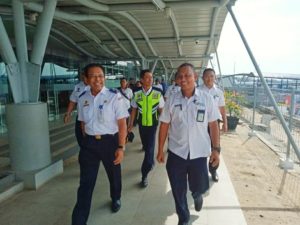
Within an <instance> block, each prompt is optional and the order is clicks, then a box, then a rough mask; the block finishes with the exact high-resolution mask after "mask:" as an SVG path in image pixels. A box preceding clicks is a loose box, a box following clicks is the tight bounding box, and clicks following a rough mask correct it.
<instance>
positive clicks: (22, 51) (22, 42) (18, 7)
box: [12, 0, 29, 99]
mask: <svg viewBox="0 0 300 225" xmlns="http://www.w3.org/2000/svg"><path fill="white" fill-rule="evenodd" d="M12 8H13V22H14V31H15V39H16V51H17V58H18V62H19V69H20V76H21V77H20V78H21V85H22V88H21V90H20V91H21V92H22V97H23V99H28V98H29V96H28V79H27V71H26V67H27V65H26V64H27V63H28V51H27V38H26V29H25V28H26V27H25V18H24V6H23V3H21V2H20V0H13V1H12Z"/></svg>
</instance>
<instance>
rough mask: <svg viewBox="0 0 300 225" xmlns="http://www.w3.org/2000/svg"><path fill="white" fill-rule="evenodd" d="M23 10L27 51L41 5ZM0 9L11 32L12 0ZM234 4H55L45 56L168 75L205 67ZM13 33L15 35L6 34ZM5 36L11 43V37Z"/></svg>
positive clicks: (126, 0)
mask: <svg viewBox="0 0 300 225" xmlns="http://www.w3.org/2000/svg"><path fill="white" fill-rule="evenodd" d="M17 1H20V2H22V3H23V4H24V14H25V23H26V35H27V42H28V49H29V50H31V49H32V46H33V42H34V37H33V36H34V33H35V30H36V27H37V21H38V20H39V16H40V15H41V14H40V13H41V12H42V11H43V7H44V1H43V0H17ZM2 2H3V3H0V15H1V17H2V19H3V21H4V24H5V26H6V27H9V26H10V25H11V26H12V20H13V17H10V16H11V15H12V6H13V4H14V2H16V0H12V1H10V0H6V1H5V0H4V1H2ZM234 2H235V0H165V1H163V0H101V1H100V0H58V1H57V5H56V8H55V13H54V20H53V23H52V26H51V30H50V38H49V41H48V44H47V49H46V54H47V55H54V56H62V57H64V58H68V57H69V58H72V59H75V60H78V61H82V62H91V61H98V62H101V61H139V62H140V63H141V64H142V65H143V67H144V68H145V67H150V68H153V69H154V67H155V66H156V65H157V67H159V68H162V69H163V70H164V71H165V73H166V74H167V73H171V71H173V70H174V69H175V68H177V67H178V66H179V65H180V64H182V63H184V62H190V63H192V64H194V65H195V67H196V68H203V67H205V66H206V65H207V63H208V61H209V59H210V57H211V54H212V53H214V52H215V46H217V45H218V42H219V37H220V33H221V30H222V26H223V24H224V21H225V18H226V15H227V9H226V5H227V4H231V5H232V4H234ZM10 30H13V29H10ZM8 36H9V38H10V39H11V40H14V36H13V32H10V31H9V29H8Z"/></svg>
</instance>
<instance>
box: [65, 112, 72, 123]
mask: <svg viewBox="0 0 300 225" xmlns="http://www.w3.org/2000/svg"><path fill="white" fill-rule="evenodd" d="M70 121H71V114H70V113H66V114H65V116H64V124H67V123H69V122H70Z"/></svg>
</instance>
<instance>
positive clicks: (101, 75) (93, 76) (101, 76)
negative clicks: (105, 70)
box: [88, 73, 105, 79]
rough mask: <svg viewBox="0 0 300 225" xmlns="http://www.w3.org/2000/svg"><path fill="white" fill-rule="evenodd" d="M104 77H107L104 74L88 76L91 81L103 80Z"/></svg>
mask: <svg viewBox="0 0 300 225" xmlns="http://www.w3.org/2000/svg"><path fill="white" fill-rule="evenodd" d="M104 77H105V76H104V74H91V73H89V74H88V78H91V79H97V78H100V79H103V78H104Z"/></svg>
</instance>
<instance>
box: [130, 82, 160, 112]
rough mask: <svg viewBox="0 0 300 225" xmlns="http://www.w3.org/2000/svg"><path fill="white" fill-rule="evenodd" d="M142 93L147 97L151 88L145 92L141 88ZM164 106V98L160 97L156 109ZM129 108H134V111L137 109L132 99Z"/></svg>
mask: <svg viewBox="0 0 300 225" xmlns="http://www.w3.org/2000/svg"><path fill="white" fill-rule="evenodd" d="M142 91H143V93H144V95H146V96H148V95H149V94H150V93H151V91H152V87H150V88H149V90H148V91H145V90H144V89H143V88H142ZM164 105H165V100H164V98H163V97H162V95H161V96H160V99H159V103H158V108H160V109H161V108H163V107H164ZM131 106H132V108H135V109H136V108H137V107H138V106H137V104H136V101H135V100H134V98H132V100H131Z"/></svg>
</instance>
